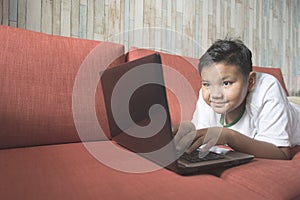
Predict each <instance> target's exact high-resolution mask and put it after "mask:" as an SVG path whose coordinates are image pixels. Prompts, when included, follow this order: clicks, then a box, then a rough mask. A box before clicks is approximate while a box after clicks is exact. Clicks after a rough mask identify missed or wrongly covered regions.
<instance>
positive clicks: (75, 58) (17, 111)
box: [0, 26, 124, 148]
mask: <svg viewBox="0 0 300 200" xmlns="http://www.w3.org/2000/svg"><path fill="white" fill-rule="evenodd" d="M0 40H1V48H0V73H1V78H0V91H1V94H0V95H1V97H0V148H9V147H20V146H32V145H42V144H54V143H67V142H78V141H80V138H79V137H78V134H77V130H76V127H75V124H74V119H73V110H72V109H73V108H72V92H73V86H74V81H75V78H76V75H77V72H78V70H79V68H80V66H81V64H82V62H83V61H84V59H85V58H86V56H87V55H89V53H90V52H91V51H92V50H93V49H94V48H95V47H96V46H97V45H100V44H101V42H98V41H90V40H81V39H75V38H67V37H61V36H52V35H47V34H43V33H37V32H33V31H28V30H22V29H17V28H12V27H7V26H1V27H0ZM106 46H109V48H107V47H106V48H105V49H103V52H105V53H106V54H102V55H99V57H100V56H101V57H107V56H106V55H111V54H113V55H116V56H121V55H123V54H124V47H123V46H122V45H118V44H110V45H106ZM122 58H123V62H124V56H123V57H122ZM119 62H120V60H119ZM96 73H97V74H96V76H99V74H98V72H96ZM87 87H89V86H87ZM97 91H98V90H97ZM98 93H99V94H101V92H100V91H98ZM98 98H99V97H98ZM99 115H101V116H102V115H103V114H98V116H99ZM99 120H100V121H101V119H99ZM102 121H105V120H102ZM106 130H107V128H106ZM86 134H89V133H86ZM87 138H89V139H90V140H95V139H103V137H102V138H101V137H100V136H99V135H90V136H87Z"/></svg>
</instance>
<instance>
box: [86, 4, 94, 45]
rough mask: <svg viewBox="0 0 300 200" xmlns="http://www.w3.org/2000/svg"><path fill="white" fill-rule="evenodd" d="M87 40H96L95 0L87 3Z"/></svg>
mask: <svg viewBox="0 0 300 200" xmlns="http://www.w3.org/2000/svg"><path fill="white" fill-rule="evenodd" d="M86 31H87V33H86V37H87V39H91V40H92V39H94V0H88V2H87V30H86Z"/></svg>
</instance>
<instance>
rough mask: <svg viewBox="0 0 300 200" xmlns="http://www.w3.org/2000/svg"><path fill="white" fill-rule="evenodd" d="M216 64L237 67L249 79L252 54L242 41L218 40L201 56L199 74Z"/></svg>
mask: <svg viewBox="0 0 300 200" xmlns="http://www.w3.org/2000/svg"><path fill="white" fill-rule="evenodd" d="M214 63H224V64H225V65H235V66H237V67H238V68H239V70H240V71H241V73H242V74H243V75H244V76H246V77H247V76H248V75H249V73H250V72H251V71H252V53H251V51H250V50H249V49H248V48H247V47H246V46H245V45H244V43H243V42H242V41H241V40H238V39H224V40H217V41H215V42H214V43H213V44H212V45H211V46H210V47H209V48H208V50H207V51H206V52H205V53H204V54H203V55H202V56H201V58H200V62H199V65H198V71H199V73H200V74H201V71H202V69H203V67H209V66H211V65H213V64H214Z"/></svg>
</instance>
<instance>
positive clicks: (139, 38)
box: [133, 0, 144, 47]
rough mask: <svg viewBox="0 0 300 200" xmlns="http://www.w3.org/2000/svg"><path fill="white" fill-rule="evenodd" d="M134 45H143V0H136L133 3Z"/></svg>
mask: <svg viewBox="0 0 300 200" xmlns="http://www.w3.org/2000/svg"><path fill="white" fill-rule="evenodd" d="M134 11H135V12H134V33H133V34H134V41H133V44H134V46H138V47H142V46H143V32H142V28H143V19H144V1H140V0H137V1H135V4H134Z"/></svg>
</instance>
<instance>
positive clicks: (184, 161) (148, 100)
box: [100, 53, 254, 175]
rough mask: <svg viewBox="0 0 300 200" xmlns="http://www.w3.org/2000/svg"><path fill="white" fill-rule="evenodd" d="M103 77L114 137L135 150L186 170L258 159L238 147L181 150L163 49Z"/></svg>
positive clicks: (182, 171) (176, 169)
mask: <svg viewBox="0 0 300 200" xmlns="http://www.w3.org/2000/svg"><path fill="white" fill-rule="evenodd" d="M100 80H101V85H102V90H103V95H104V102H105V107H106V112H107V118H108V123H109V129H110V133H111V136H112V140H113V141H115V142H116V143H118V144H119V145H121V146H123V147H125V148H127V149H129V150H130V151H132V152H135V153H136V154H139V155H140V156H143V157H145V158H147V159H149V160H151V161H153V162H155V163H156V164H158V165H160V166H162V167H165V168H167V169H170V170H172V171H174V172H176V173H179V174H182V175H187V174H195V173H210V172H213V171H214V170H219V169H223V168H228V167H232V166H236V165H240V164H243V163H247V162H249V161H250V160H252V159H253V158H254V157H253V156H252V155H248V154H244V153H241V152H236V151H230V152H228V153H226V154H225V155H224V154H218V153H215V152H210V153H209V154H208V155H207V156H205V157H204V158H199V157H198V155H197V151H195V152H194V153H192V154H183V155H182V153H179V152H177V151H176V148H175V144H174V141H173V138H174V135H173V133H172V125H171V119H170V113H169V108H168V101H167V96H166V88H165V84H164V76H163V70H162V64H161V58H160V55H159V54H158V53H155V54H152V55H149V56H145V57H142V58H140V59H137V60H134V61H130V62H127V63H124V64H121V65H119V66H117V67H113V68H109V69H107V70H105V71H103V72H100ZM179 84H180V83H179Z"/></svg>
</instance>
